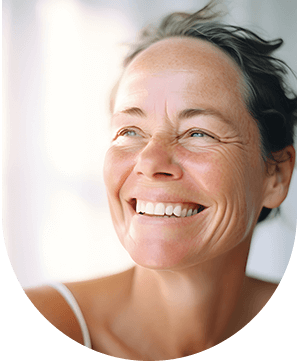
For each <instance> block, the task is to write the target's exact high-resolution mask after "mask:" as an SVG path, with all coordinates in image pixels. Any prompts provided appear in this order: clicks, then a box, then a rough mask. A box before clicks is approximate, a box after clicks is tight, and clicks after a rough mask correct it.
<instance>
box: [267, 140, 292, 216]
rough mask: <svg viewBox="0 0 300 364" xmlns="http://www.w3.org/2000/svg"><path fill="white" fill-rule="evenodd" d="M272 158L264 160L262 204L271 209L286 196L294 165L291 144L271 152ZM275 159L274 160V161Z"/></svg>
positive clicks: (279, 203)
mask: <svg viewBox="0 0 300 364" xmlns="http://www.w3.org/2000/svg"><path fill="white" fill-rule="evenodd" d="M273 158H274V160H270V161H268V162H266V163H267V164H268V165H267V168H266V170H267V176H266V180H265V182H266V185H265V193H264V200H263V206H264V207H267V208H269V209H273V208H276V207H278V206H279V205H281V203H282V202H283V201H284V199H285V198H286V196H287V193H288V190H289V185H290V181H291V177H292V173H293V170H294V165H295V149H294V147H293V146H292V145H289V146H288V147H286V148H284V149H283V150H281V151H280V152H276V153H273ZM275 161H276V162H275Z"/></svg>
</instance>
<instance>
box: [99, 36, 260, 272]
mask: <svg viewBox="0 0 300 364" xmlns="http://www.w3.org/2000/svg"><path fill="white" fill-rule="evenodd" d="M243 90H244V89H243V81H242V76H241V73H240V71H239V69H238V67H237V66H236V65H235V64H234V62H233V61H232V60H231V59H230V58H229V57H228V56H227V55H226V54H224V53H223V52H222V51H221V50H219V49H217V48H216V47H215V46H213V45H212V44H210V43H207V42H205V41H200V40H198V39H186V38H185V39H182V38H170V39H166V40H163V41H160V42H158V43H156V44H154V45H152V46H151V47H149V48H148V49H146V50H145V51H143V52H141V53H140V54H139V55H138V56H137V57H136V58H135V59H134V60H133V61H132V62H131V64H130V65H129V66H128V67H127V69H126V71H125V73H124V75H123V77H122V79H121V82H120V85H119V89H118V92H117V95H116V99H115V104H114V110H113V116H112V141H111V146H110V148H109V150H108V152H107V155H106V159H105V167H104V177H105V183H106V186H107V193H108V199H109V204H110V209H111V214H112V219H113V223H114V226H115V229H116V231H117V234H118V236H119V238H120V240H121V242H122V244H123V246H124V247H125V249H126V250H127V251H128V252H129V254H130V255H131V257H132V258H133V260H134V261H135V262H136V263H137V264H139V265H142V266H145V267H149V268H157V269H168V268H174V269H175V268H178V267H184V266H190V265H194V264H197V263H200V262H203V261H205V260H208V259H211V258H213V257H216V256H218V255H220V254H223V253H224V252H226V251H229V250H230V249H232V248H234V247H235V246H237V244H240V243H243V242H249V241H250V238H251V234H252V231H253V228H254V226H255V223H256V219H257V218H258V215H259V213H260V210H261V208H262V206H263V200H264V191H265V189H266V188H265V186H266V177H265V166H264V162H263V160H262V157H261V152H260V145H259V132H258V128H257V125H256V123H255V121H254V120H253V119H252V118H251V116H250V114H249V113H248V111H247V109H246V107H245V105H244V100H243ZM145 210H146V212H145V213H139V211H145ZM191 213H192V215H191ZM170 214H172V216H171V217H169V215H170ZM178 215H179V216H178Z"/></svg>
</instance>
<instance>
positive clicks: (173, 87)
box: [115, 37, 249, 118]
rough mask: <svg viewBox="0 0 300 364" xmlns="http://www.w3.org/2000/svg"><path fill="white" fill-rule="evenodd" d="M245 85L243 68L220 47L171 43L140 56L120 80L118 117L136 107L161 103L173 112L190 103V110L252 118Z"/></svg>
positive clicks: (182, 41)
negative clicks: (211, 110) (204, 109)
mask: <svg viewBox="0 0 300 364" xmlns="http://www.w3.org/2000/svg"><path fill="white" fill-rule="evenodd" d="M243 84H244V83H243V77H242V73H241V71H240V69H239V67H238V66H237V65H236V64H235V62H234V61H233V60H232V59H231V58H230V57H229V56H228V55H227V54H225V53H224V52H223V51H222V50H220V49H219V48H218V47H216V46H214V45H213V44H211V43H209V42H207V41H204V40H199V39H194V38H179V37H174V38H168V39H165V40H162V41H159V42H157V43H155V44H153V45H151V46H150V47H149V48H147V49H146V50H144V51H142V52H141V53H139V54H138V55H137V56H136V57H135V58H134V59H133V61H132V62H131V63H130V64H129V65H128V67H127V68H126V70H125V72H124V74H123V77H122V79H121V80H120V84H119V88H118V91H117V95H116V99H115V111H117V110H120V109H122V108H126V107H132V106H134V105H132V104H134V103H136V102H138V103H141V102H143V103H147V105H148V106H149V107H150V105H154V104H155V105H156V107H158V105H159V103H160V104H161V107H162V108H163V102H165V103H168V106H169V109H170V108H172V105H173V106H174V108H176V107H179V106H180V105H179V103H180V102H182V103H185V104H186V103H190V105H185V106H188V107H197V106H206V107H216V108H219V109H220V108H222V109H223V110H222V111H223V112H224V113H226V111H228V112H229V114H231V115H229V114H228V115H227V116H228V117H231V118H232V117H233V113H235V114H240V113H241V112H243V113H247V114H248V112H247V110H246V108H245V103H244V98H243V91H242V90H243V89H244V87H243ZM192 104H193V105H192ZM196 104H197V105H196ZM201 104H202V105H201ZM147 105H146V106H147ZM135 106H138V105H135ZM233 106H234V108H233ZM235 116H236V117H240V116H241V115H235ZM248 116H249V115H248Z"/></svg>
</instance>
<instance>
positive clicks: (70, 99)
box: [3, 0, 296, 287]
mask: <svg viewBox="0 0 300 364" xmlns="http://www.w3.org/2000/svg"><path fill="white" fill-rule="evenodd" d="M223 3H224V7H226V6H227V10H228V11H229V15H228V16H227V21H229V22H231V23H236V24H239V25H242V26H246V27H250V28H251V29H253V30H255V31H258V32H259V33H260V34H261V35H263V36H266V37H267V38H269V39H270V38H276V37H282V38H283V39H284V41H285V45H284V46H283V48H282V50H281V51H280V52H279V53H278V56H280V57H282V58H283V59H284V60H286V62H287V63H288V64H289V65H290V66H291V67H292V69H293V70H296V1H288V2H287V1H279V0H277V1H258V0H257V1H256V0H255V1H254V0H252V1H224V2H223ZM204 4H206V1H192V0H190V1H151V2H150V1H146V0H144V1H131V2H128V1H91V0H90V1H88V0H81V1H80V0H52V1H47V0H34V1H21V0H5V1H4V2H3V70H4V72H3V212H4V218H3V231H4V239H5V243H6V246H7V251H8V254H9V258H10V261H11V263H12V266H13V269H14V271H15V273H16V275H17V277H18V280H19V281H20V283H21V285H22V286H23V287H28V286H35V285H38V284H42V283H44V282H45V281H47V280H52V279H54V280H60V281H70V280H81V279H88V278H93V277H97V276H102V275H106V274H111V273H114V272H117V271H120V270H123V269H126V268H127V267H129V266H131V265H132V261H131V259H130V257H129V256H128V255H127V253H126V252H125V251H124V250H123V248H122V247H121V244H120V243H119V242H118V239H117V237H116V234H115V232H114V229H113V227H112V223H111V221H110V215H109V211H108V205H107V201H106V193H105V186H104V184H103V179H102V168H103V160H104V155H105V150H106V148H107V146H108V141H109V113H108V97H109V92H110V90H111V88H112V87H113V85H114V83H115V82H116V80H117V79H118V77H119V75H120V71H121V62H122V56H123V55H124V54H125V53H126V51H127V47H126V46H124V44H125V43H126V42H127V43H128V42H131V41H133V40H134V38H135V35H136V32H137V31H138V30H139V29H140V28H141V27H142V26H144V25H146V24H148V23H149V22H152V21H156V20H157V18H161V17H162V16H163V15H165V14H166V13H168V12H170V11H175V10H186V11H195V10H197V9H199V8H200V7H202V6H203V5H204ZM225 5H226V6H225ZM290 79H291V82H292V84H293V86H295V79H294V78H293V77H291V78H290ZM295 201H296V173H295V174H294V178H293V183H292V187H291V193H290V195H289V197H288V199H287V201H286V202H285V204H284V205H283V208H282V215H281V217H280V218H277V219H276V220H275V221H270V222H268V223H266V224H265V226H264V227H259V228H258V231H257V232H256V233H255V236H254V240H253V244H252V250H251V253H250V257H249V264H248V267H247V271H248V274H249V275H252V276H254V277H260V278H263V279H266V280H269V281H275V282H276V281H277V282H278V281H279V280H280V279H281V277H282V275H283V273H284V271H285V268H286V266H287V263H288V260H289V257H290V254H291V251H292V246H293V243H294V235H295V226H296V204H295Z"/></svg>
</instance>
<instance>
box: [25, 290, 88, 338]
mask: <svg viewBox="0 0 300 364" xmlns="http://www.w3.org/2000/svg"><path fill="white" fill-rule="evenodd" d="M25 293H26V295H27V297H28V298H29V299H30V301H31V302H32V303H33V305H34V306H35V307H36V308H37V310H38V311H39V312H40V313H41V314H42V315H43V316H44V317H45V318H46V319H47V320H48V321H49V322H50V323H51V324H52V325H54V326H55V327H56V328H57V329H58V330H60V331H61V332H63V333H64V334H65V335H67V336H68V337H70V338H71V339H73V340H75V341H77V342H79V343H81V344H82V343H83V337H82V333H81V329H80V325H79V323H78V321H77V319H76V316H75V315H74V313H73V311H72V309H71V308H70V306H69V304H68V303H67V302H66V300H65V299H64V298H63V296H62V295H61V294H60V293H59V292H58V291H57V290H56V289H54V288H53V287H51V286H41V287H36V288H30V289H25Z"/></svg>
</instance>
